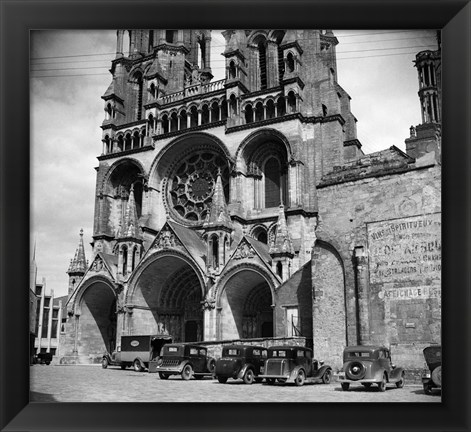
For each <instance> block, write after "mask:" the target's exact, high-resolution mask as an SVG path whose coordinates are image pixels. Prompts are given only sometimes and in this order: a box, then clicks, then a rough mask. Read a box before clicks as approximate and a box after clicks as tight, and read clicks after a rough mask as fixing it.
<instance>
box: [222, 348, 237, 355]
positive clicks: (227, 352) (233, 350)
mask: <svg viewBox="0 0 471 432" xmlns="http://www.w3.org/2000/svg"><path fill="white" fill-rule="evenodd" d="M223 355H224V356H228V357H236V356H239V355H240V350H238V349H236V348H229V349H225V350H224V353H223Z"/></svg>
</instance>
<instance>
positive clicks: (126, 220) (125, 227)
mask: <svg viewBox="0 0 471 432" xmlns="http://www.w3.org/2000/svg"><path fill="white" fill-rule="evenodd" d="M117 237H118V238H119V237H120V238H126V237H134V238H140V236H139V230H138V217H137V209H136V200H135V198H134V185H131V190H130V191H129V199H128V202H127V204H126V211H125V212H124V216H123V220H122V223H121V226H120V228H119V230H118V235H117Z"/></svg>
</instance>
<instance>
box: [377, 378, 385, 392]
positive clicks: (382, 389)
mask: <svg viewBox="0 0 471 432" xmlns="http://www.w3.org/2000/svg"><path fill="white" fill-rule="evenodd" d="M386 381H387V380H386V375H383V379H382V380H381V381H380V382H379V383H378V389H379V391H380V392H385V391H386Z"/></svg>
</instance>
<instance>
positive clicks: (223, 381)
mask: <svg viewBox="0 0 471 432" xmlns="http://www.w3.org/2000/svg"><path fill="white" fill-rule="evenodd" d="M218 381H219V382H220V383H221V384H226V382H227V377H222V376H218Z"/></svg>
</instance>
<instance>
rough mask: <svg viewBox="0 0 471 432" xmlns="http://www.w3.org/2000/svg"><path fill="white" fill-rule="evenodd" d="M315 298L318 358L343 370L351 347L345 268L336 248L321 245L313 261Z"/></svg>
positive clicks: (314, 344)
mask: <svg viewBox="0 0 471 432" xmlns="http://www.w3.org/2000/svg"><path fill="white" fill-rule="evenodd" d="M312 296H313V301H312V304H313V308H312V319H313V346H314V356H315V357H317V358H319V359H322V360H324V361H325V362H326V364H330V365H331V366H333V367H334V368H339V367H341V365H342V352H343V348H344V347H345V346H346V345H347V331H346V327H347V326H346V311H345V309H346V304H345V278H344V272H343V265H342V262H341V261H340V259H339V257H338V256H337V254H336V253H335V251H334V250H333V248H331V247H328V246H327V245H324V244H322V243H319V242H318V243H316V245H315V247H314V251H313V257H312Z"/></svg>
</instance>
